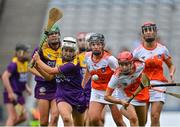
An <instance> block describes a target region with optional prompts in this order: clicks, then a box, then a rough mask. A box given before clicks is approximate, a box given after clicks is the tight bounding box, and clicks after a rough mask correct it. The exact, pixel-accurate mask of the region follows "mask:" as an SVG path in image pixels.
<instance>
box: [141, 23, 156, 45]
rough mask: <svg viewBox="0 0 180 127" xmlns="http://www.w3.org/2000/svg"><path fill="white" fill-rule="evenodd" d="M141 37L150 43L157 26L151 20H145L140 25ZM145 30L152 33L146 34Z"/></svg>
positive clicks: (154, 35) (153, 38) (154, 36)
mask: <svg viewBox="0 0 180 127" xmlns="http://www.w3.org/2000/svg"><path fill="white" fill-rule="evenodd" d="M141 30H142V34H143V38H144V40H145V41H146V42H147V43H152V42H153V41H154V40H155V38H156V32H157V27H156V24H155V23H153V22H146V23H144V24H143V26H142V27H141ZM147 32H151V33H152V34H153V35H150V36H149V35H148V36H149V37H148V36H147V35H146V33H147Z"/></svg>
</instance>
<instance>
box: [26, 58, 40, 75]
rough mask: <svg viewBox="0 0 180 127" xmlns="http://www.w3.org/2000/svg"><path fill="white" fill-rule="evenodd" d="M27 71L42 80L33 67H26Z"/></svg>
mask: <svg viewBox="0 0 180 127" xmlns="http://www.w3.org/2000/svg"><path fill="white" fill-rule="evenodd" d="M31 61H32V60H31ZM30 63H33V62H30ZM28 71H29V72H31V73H32V74H33V75H35V76H39V77H42V78H43V76H42V75H41V74H40V73H39V72H38V71H37V69H36V68H35V67H28Z"/></svg>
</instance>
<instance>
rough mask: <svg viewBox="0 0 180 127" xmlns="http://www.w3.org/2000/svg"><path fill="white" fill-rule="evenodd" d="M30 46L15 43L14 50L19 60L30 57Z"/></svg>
mask: <svg viewBox="0 0 180 127" xmlns="http://www.w3.org/2000/svg"><path fill="white" fill-rule="evenodd" d="M29 50H30V46H29V45H26V44H23V43H22V44H17V45H16V48H15V51H16V56H17V57H18V58H19V60H20V61H28V60H29V59H30V51H29Z"/></svg>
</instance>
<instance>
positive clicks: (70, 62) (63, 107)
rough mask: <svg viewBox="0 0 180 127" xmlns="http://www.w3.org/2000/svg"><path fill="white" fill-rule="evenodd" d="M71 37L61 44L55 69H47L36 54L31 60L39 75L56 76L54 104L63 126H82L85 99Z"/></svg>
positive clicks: (73, 39)
mask: <svg viewBox="0 0 180 127" xmlns="http://www.w3.org/2000/svg"><path fill="white" fill-rule="evenodd" d="M76 43H77V42H76V39H75V38H73V37H65V38H64V39H63V43H62V47H61V48H62V56H61V57H59V58H58V59H57V62H56V65H57V66H56V67H49V66H47V65H46V64H45V63H43V61H41V59H40V57H39V55H38V53H37V52H36V53H35V55H34V56H33V59H34V60H35V61H36V63H37V65H36V68H37V69H40V70H43V71H41V74H42V75H43V76H44V77H45V78H47V79H50V78H52V77H54V76H56V82H57V91H56V102H57V106H58V110H59V113H60V115H61V117H62V119H63V122H64V126H73V125H74V126H83V124H84V112H85V110H86V108H87V106H86V97H85V94H84V90H83V88H82V86H81V81H82V75H81V73H80V71H81V67H80V59H79V57H78V55H76V51H77V44H76Z"/></svg>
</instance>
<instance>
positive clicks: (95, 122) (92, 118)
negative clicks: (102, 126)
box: [89, 115, 101, 124]
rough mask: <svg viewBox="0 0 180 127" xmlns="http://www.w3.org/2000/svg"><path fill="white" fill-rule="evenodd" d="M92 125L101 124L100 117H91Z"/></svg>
mask: <svg viewBox="0 0 180 127" xmlns="http://www.w3.org/2000/svg"><path fill="white" fill-rule="evenodd" d="M89 120H90V123H93V124H98V123H99V122H101V118H100V117H99V116H94V115H93V116H90V117H89Z"/></svg>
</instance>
